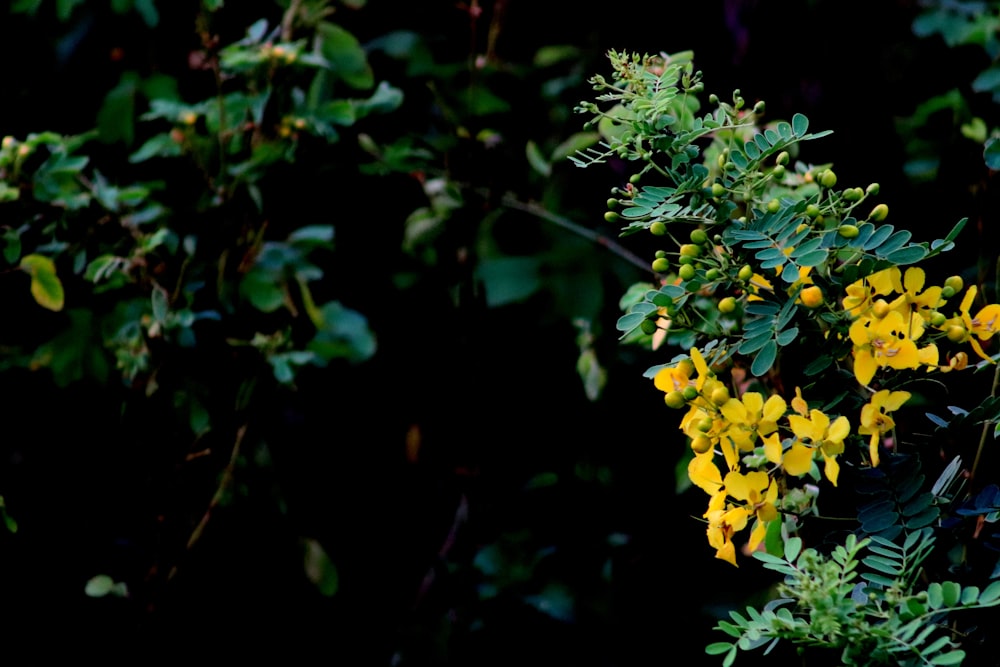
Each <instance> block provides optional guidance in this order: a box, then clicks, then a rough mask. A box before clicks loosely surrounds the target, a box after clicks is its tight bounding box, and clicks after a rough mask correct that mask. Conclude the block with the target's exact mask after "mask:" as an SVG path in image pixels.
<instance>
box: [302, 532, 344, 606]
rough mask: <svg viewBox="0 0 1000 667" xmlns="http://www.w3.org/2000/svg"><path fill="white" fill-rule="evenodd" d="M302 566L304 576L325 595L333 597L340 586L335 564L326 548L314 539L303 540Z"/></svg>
mask: <svg viewBox="0 0 1000 667" xmlns="http://www.w3.org/2000/svg"><path fill="white" fill-rule="evenodd" d="M303 546H304V552H305V553H304V554H303V566H304V568H305V573H306V577H307V578H308V579H309V581H311V582H312V583H313V585H315V586H316V588H317V590H319V592H320V593H321V594H322V595H324V596H325V597H333V596H334V595H335V594H336V593H337V589H338V588H339V587H340V576H339V574H338V572H337V566H336V565H334V564H333V561H332V560H330V557H329V556H328V555H327V553H326V550H325V549H323V547H322V546H321V545H320V543H319V542H318V541H316V540H314V539H311V538H307V539H305V540H303Z"/></svg>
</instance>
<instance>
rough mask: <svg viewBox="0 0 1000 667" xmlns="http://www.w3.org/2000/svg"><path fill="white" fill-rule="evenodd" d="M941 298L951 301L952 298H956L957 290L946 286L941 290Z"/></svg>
mask: <svg viewBox="0 0 1000 667" xmlns="http://www.w3.org/2000/svg"><path fill="white" fill-rule="evenodd" d="M941 296H942V297H944V298H945V299H950V298H951V297H953V296H955V290H954V289H952V288H951V287H948V286H947V285H945V286H944V287H942V288H941Z"/></svg>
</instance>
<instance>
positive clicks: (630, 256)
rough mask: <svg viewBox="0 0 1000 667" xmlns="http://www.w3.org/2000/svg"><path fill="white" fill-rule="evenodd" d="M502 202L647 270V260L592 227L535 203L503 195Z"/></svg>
mask: <svg viewBox="0 0 1000 667" xmlns="http://www.w3.org/2000/svg"><path fill="white" fill-rule="evenodd" d="M502 203H503V205H504V206H506V207H507V208H513V209H516V210H518V211H524V212H525V213H529V214H531V215H533V216H535V217H536V218H541V219H542V220H545V221H547V222H551V223H553V224H555V225H558V226H559V227H562V228H563V229H566V230H569V231H571V232H573V233H574V234H576V235H578V236H582V237H583V238H585V239H588V240H590V241H593V242H594V243H596V244H598V245H601V246H604V247H605V248H607V249H608V250H610V251H611V252H613V253H614V254H616V255H618V256H619V257H621V258H622V259H624V260H625V261H627V262H628V263H630V264H633V265H634V266H637V267H638V268H640V269H642V270H643V271H649V262H647V261H645V260H644V259H643V258H642V257H639V256H638V255H636V254H635V253H634V252H632V251H631V250H629V249H627V248H625V247H623V246H621V245H619V244H618V243H616V242H615V241H613V240H612V239H610V238H608V237H607V236H604V235H603V234H599V233H597V232H595V231H594V230H592V229H587V228H586V227H583V226H582V225H578V224H577V223H575V222H573V221H572V220H569V219H568V218H564V217H563V216H561V215H556V214H555V213H552V212H551V211H548V210H546V209H544V208H542V207H541V206H539V205H537V204H531V203H525V202H522V201H519V200H517V199H515V198H513V197H509V196H508V197H504V198H503V200H502Z"/></svg>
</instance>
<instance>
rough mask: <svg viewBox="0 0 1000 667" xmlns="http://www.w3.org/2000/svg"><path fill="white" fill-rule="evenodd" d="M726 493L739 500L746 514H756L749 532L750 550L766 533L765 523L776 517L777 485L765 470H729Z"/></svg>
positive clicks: (748, 543) (754, 547)
mask: <svg viewBox="0 0 1000 667" xmlns="http://www.w3.org/2000/svg"><path fill="white" fill-rule="evenodd" d="M725 486H726V494H727V495H729V497H731V498H733V499H734V500H741V501H743V502H744V503H745V504H744V505H743V508H744V509H745V510H746V511H747V515H748V516H749V515H750V514H753V515H754V516H756V518H757V521H756V522H755V525H754V529H753V530H752V531H751V532H750V539H749V540H748V542H747V546H748V547H749V548H750V550H751V551H753V550H754V549H756V548H757V545H759V544H760V542H761V540H763V539H764V535H765V534H766V533H767V524H768V523H769V522H771V521H773V520H774V519H776V518H777V517H778V508H777V507H776V506H775V504H774V503H775V501H776V500H777V499H778V485H777V484H775V482H774V480H773V479H771V478H770V477H768V475H767V473H766V472H762V471H759V470H758V471H753V472H748V473H747V474H746V475H743V474H741V473H738V472H731V473H729V474H728V475H726V479H725Z"/></svg>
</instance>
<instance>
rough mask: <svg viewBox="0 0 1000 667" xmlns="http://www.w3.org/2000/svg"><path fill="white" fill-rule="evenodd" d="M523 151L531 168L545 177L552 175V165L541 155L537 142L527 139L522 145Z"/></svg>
mask: <svg viewBox="0 0 1000 667" xmlns="http://www.w3.org/2000/svg"><path fill="white" fill-rule="evenodd" d="M524 152H525V155H526V156H527V158H528V164H529V165H531V168H532V169H534V170H535V171H537V172H538V173H539V174H541V175H542V176H545V177H546V178H548V177H549V176H551V175H552V165H551V164H549V163H548V161H547V160H546V159H545V157H544V156H543V155H542V151H541V150H540V149H539V148H538V144H536V143H535V142H534V141H532V140H531V139H529V140H528V143H527V144H526V145H525V147H524Z"/></svg>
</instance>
